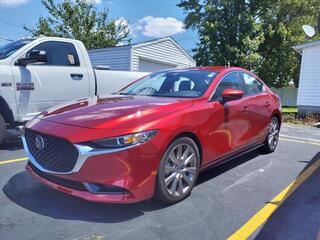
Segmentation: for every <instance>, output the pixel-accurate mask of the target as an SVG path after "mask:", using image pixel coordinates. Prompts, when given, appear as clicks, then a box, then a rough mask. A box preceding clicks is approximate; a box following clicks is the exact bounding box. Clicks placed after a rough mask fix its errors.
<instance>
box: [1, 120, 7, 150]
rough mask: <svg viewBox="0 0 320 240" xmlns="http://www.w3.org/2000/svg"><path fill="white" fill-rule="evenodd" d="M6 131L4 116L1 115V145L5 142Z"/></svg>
mask: <svg viewBox="0 0 320 240" xmlns="http://www.w3.org/2000/svg"><path fill="white" fill-rule="evenodd" d="M5 131H6V123H5V121H4V118H3V116H2V115H1V114H0V145H1V143H2V142H3V140H4V133H5Z"/></svg>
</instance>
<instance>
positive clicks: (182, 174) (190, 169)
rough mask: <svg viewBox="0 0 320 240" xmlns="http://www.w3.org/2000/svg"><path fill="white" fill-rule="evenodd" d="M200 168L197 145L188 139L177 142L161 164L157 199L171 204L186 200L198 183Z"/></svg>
mask: <svg viewBox="0 0 320 240" xmlns="http://www.w3.org/2000/svg"><path fill="white" fill-rule="evenodd" d="M199 167H200V154H199V149H198V147H197V145H196V143H195V142H194V141H193V140H192V139H191V138H188V137H182V138H179V139H177V140H175V141H174V142H173V143H172V144H171V145H170V146H169V147H168V149H167V150H166V152H165V154H164V156H163V158H162V160H161V162H160V166H159V169H158V174H157V182H156V192H155V197H156V198H158V199H159V200H161V201H163V202H166V203H170V204H173V203H176V202H179V201H181V200H183V199H185V198H186V197H187V196H188V195H189V194H190V193H191V191H192V189H193V187H194V185H195V183H196V181H197V178H198V173H199Z"/></svg>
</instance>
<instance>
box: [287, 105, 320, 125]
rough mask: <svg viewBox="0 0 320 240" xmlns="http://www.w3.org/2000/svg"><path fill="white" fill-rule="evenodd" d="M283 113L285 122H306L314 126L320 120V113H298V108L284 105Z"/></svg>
mask: <svg viewBox="0 0 320 240" xmlns="http://www.w3.org/2000/svg"><path fill="white" fill-rule="evenodd" d="M282 114H283V119H284V122H287V123H293V124H304V125H310V126H314V124H316V123H317V122H320V115H319V114H307V115H298V108H297V107H291V106H285V107H282Z"/></svg>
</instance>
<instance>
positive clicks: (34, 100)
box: [13, 41, 90, 121]
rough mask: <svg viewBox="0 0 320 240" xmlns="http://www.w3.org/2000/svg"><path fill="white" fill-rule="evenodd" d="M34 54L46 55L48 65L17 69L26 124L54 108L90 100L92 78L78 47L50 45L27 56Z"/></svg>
mask: <svg viewBox="0 0 320 240" xmlns="http://www.w3.org/2000/svg"><path fill="white" fill-rule="evenodd" d="M32 51H43V52H45V53H46V55H47V62H45V63H35V64H29V65H27V66H17V65H14V66H13V74H14V80H15V84H16V93H17V94H16V102H17V108H18V114H19V117H20V119H21V120H22V121H23V120H28V119H30V118H31V117H33V116H34V115H36V114H38V113H39V112H42V111H44V110H46V109H47V108H49V107H51V106H54V105H57V104H60V103H63V102H65V101H68V100H72V99H80V98H85V97H87V96H89V93H90V86H89V84H90V82H89V75H88V72H87V69H86V66H85V65H84V62H83V61H82V56H81V55H80V54H79V53H80V51H79V49H77V46H76V45H74V44H73V43H71V42H64V41H46V42H42V43H39V44H38V45H36V46H34V47H33V48H32V49H30V50H28V51H27V53H26V56H28V54H30V52H32ZM21 57H25V56H21Z"/></svg>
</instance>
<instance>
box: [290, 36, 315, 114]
mask: <svg viewBox="0 0 320 240" xmlns="http://www.w3.org/2000/svg"><path fill="white" fill-rule="evenodd" d="M293 48H294V49H295V50H296V51H298V52H299V53H300V54H302V60H301V69H300V81H299V90H298V100H297V105H298V107H299V112H300V113H320V40H319V41H314V42H307V43H303V44H300V45H297V46H294V47H293Z"/></svg>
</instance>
